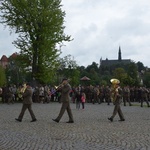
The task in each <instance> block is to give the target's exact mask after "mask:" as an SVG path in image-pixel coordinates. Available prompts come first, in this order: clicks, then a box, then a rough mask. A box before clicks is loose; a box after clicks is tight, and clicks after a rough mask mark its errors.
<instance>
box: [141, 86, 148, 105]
mask: <svg viewBox="0 0 150 150" xmlns="http://www.w3.org/2000/svg"><path fill="white" fill-rule="evenodd" d="M148 93H149V91H148V90H147V89H146V87H141V107H143V102H144V101H145V102H146V103H147V107H150V105H149V102H148Z"/></svg>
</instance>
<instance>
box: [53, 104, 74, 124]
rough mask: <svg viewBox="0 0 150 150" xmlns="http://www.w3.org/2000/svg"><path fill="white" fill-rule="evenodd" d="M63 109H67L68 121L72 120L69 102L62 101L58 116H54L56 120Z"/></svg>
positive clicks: (62, 112) (59, 117) (60, 115)
mask: <svg viewBox="0 0 150 150" xmlns="http://www.w3.org/2000/svg"><path fill="white" fill-rule="evenodd" d="M65 110H67V113H68V116H69V121H73V115H72V111H71V108H70V103H69V102H62V106H61V109H60V112H59V115H58V117H57V118H56V120H58V121H59V120H60V119H61V118H62V116H63V114H64V112H65Z"/></svg>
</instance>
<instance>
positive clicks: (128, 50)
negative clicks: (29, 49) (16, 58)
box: [0, 0, 150, 67]
mask: <svg viewBox="0 0 150 150" xmlns="http://www.w3.org/2000/svg"><path fill="white" fill-rule="evenodd" d="M149 8H150V2H149V0H74V1H73V0H62V10H63V11H65V13H66V16H65V18H64V19H65V23H64V25H65V27H66V28H65V30H64V32H65V34H66V35H71V37H72V39H73V40H72V41H71V42H64V46H62V54H61V57H64V56H67V55H71V56H72V58H73V59H74V60H75V61H76V62H77V64H78V65H80V66H88V65H91V64H92V63H93V62H96V63H98V64H99V62H100V59H101V58H102V59H103V60H105V59H106V58H107V59H109V60H112V59H118V50H119V46H120V47H121V52H122V59H131V60H132V61H134V62H138V61H140V62H142V63H143V64H144V66H147V67H150V59H149V57H150V10H149ZM16 37H17V36H16V35H15V34H10V32H9V29H8V28H6V29H5V28H4V26H3V25H0V57H1V56H2V55H6V56H10V55H11V54H12V53H14V52H18V51H19V50H17V49H16V48H15V47H14V45H13V44H12V42H13V41H14V40H15V39H16Z"/></svg>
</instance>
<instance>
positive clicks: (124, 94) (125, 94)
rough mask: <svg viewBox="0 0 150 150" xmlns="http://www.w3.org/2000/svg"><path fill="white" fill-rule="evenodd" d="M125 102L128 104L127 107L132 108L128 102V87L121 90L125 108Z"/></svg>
mask: <svg viewBox="0 0 150 150" xmlns="http://www.w3.org/2000/svg"><path fill="white" fill-rule="evenodd" d="M126 102H128V103H129V106H132V104H131V102H130V89H129V86H125V87H124V88H123V103H124V106H126Z"/></svg>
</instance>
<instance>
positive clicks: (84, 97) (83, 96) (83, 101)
mask: <svg viewBox="0 0 150 150" xmlns="http://www.w3.org/2000/svg"><path fill="white" fill-rule="evenodd" d="M85 101H86V95H85V93H84V92H82V94H81V102H82V109H84V104H85Z"/></svg>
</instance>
